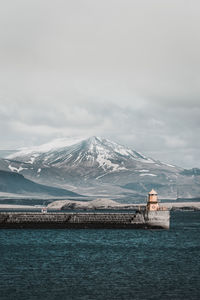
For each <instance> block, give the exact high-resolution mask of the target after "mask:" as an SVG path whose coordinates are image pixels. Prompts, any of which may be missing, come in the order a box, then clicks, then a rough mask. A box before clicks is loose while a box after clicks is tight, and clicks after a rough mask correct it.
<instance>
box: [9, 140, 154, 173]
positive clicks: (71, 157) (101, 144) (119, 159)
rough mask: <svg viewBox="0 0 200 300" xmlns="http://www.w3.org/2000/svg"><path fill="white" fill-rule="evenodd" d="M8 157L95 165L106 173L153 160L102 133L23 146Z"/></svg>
mask: <svg viewBox="0 0 200 300" xmlns="http://www.w3.org/2000/svg"><path fill="white" fill-rule="evenodd" d="M7 158H8V159H9V160H15V161H19V162H23V163H26V164H31V165H36V164H40V165H42V166H52V167H57V168H62V167H64V168H66V167H67V168H69V167H73V168H75V167H77V166H79V167H87V168H89V167H95V168H99V169H101V170H102V172H103V175H106V174H107V173H109V172H116V171H122V170H128V166H127V164H128V165H130V161H132V163H133V164H134V163H136V162H137V161H138V162H141V163H154V161H153V160H152V159H150V158H147V157H145V156H144V155H142V154H140V153H138V152H136V151H134V150H131V149H129V148H126V147H123V146H121V145H119V144H117V143H114V142H112V141H109V140H107V139H102V138H99V137H90V138H88V139H85V140H78V141H77V140H76V142H75V140H70V141H69V140H65V139H62V140H55V141H53V142H52V143H49V144H45V145H42V146H40V147H34V148H31V149H23V150H22V151H19V152H17V153H14V154H12V155H10V156H8V157H7ZM10 168H13V167H12V166H11V167H10ZM21 168H22V167H21ZM14 171H15V169H14ZM16 171H19V172H20V171H22V169H20V170H19V169H18V170H17V169H16Z"/></svg>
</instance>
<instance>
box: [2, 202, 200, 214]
mask: <svg viewBox="0 0 200 300" xmlns="http://www.w3.org/2000/svg"><path fill="white" fill-rule="evenodd" d="M66 201H67V200H66ZM69 201H70V200H68V202H67V204H68V205H67V206H66V207H65V206H64V203H63V202H64V201H62V203H60V202H61V201H55V202H52V203H51V204H50V205H49V206H47V208H48V210H49V211H51V210H58V211H60V210H74V211H77V210H88V211H89V210H93V209H95V210H102V209H105V210H108V209H113V210H118V209H120V210H125V211H126V210H129V209H139V208H142V207H144V206H145V205H144V204H143V203H142V204H121V203H119V205H117V206H115V205H113V206H112V205H110V204H109V205H108V206H107V205H106V204H105V205H100V206H99V205H97V206H95V205H94V206H91V205H90V203H89V202H90V201H89V202H88V203H84V207H83V206H82V205H81V203H76V201H70V202H71V203H70V205H69ZM56 202H59V203H56ZM77 202H78V201H77ZM113 202H114V201H113ZM76 204H77V205H76ZM87 204H88V205H87ZM160 206H161V207H166V208H168V209H169V210H200V202H168V203H162V204H160ZM41 208H42V206H41V207H40V206H37V205H36V206H34V205H17V204H15V205H12V204H0V210H1V211H2V210H4V209H5V210H11V211H12V210H28V211H32V210H36V209H37V210H40V209H41Z"/></svg>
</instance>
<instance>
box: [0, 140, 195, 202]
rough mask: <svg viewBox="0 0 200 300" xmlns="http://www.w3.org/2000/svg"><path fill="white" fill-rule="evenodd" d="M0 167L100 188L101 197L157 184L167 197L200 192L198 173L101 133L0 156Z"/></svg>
mask: <svg viewBox="0 0 200 300" xmlns="http://www.w3.org/2000/svg"><path fill="white" fill-rule="evenodd" d="M0 169H2V170H9V171H13V172H17V173H19V174H22V175H24V176H25V177H26V178H29V179H31V180H35V181H37V182H38V183H43V184H48V185H49V184H51V185H52V186H55V185H57V186H59V187H66V188H68V187H69V186H70V189H71V187H72V188H73V189H75V190H76V191H79V190H81V188H82V187H84V188H87V189H88V192H89V193H90V191H91V190H95V191H97V190H99V191H100V193H99V195H102V194H106V195H108V196H109V195H111V194H113V193H115V191H116V193H118V191H119V192H120V193H121V194H122V195H123V193H130V191H131V193H132V191H133V193H135V194H136V195H138V193H142V194H144V193H147V192H148V191H149V189H151V188H153V187H154V188H155V189H157V191H158V192H159V194H160V195H162V196H163V197H166V198H167V197H176V195H177V189H178V190H182V191H183V195H185V194H187V195H195V196H196V195H197V194H199V186H198V184H199V177H198V176H196V177H194V178H193V177H192V176H185V175H184V174H182V173H181V172H182V171H183V169H181V168H179V167H176V166H172V165H169V164H165V163H162V162H159V161H157V160H153V159H151V158H148V157H146V156H144V155H143V154H141V153H139V152H136V151H135V150H132V149H130V148H127V147H124V146H122V145H119V144H117V143H115V142H112V141H110V140H108V139H105V138H100V137H90V138H87V139H83V138H80V139H75V140H74V139H59V140H54V141H53V142H51V143H48V144H45V145H42V146H39V147H33V148H30V149H23V150H21V151H19V152H17V153H14V154H12V155H10V156H8V157H7V158H6V159H1V160H0ZM197 177H198V178H197ZM122 189H123V190H122ZM79 193H80V192H79ZM128 197H129V196H128Z"/></svg>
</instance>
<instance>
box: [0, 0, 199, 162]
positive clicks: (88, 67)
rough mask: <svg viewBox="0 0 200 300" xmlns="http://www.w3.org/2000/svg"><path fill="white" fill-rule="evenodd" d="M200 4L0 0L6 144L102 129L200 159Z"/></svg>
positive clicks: (151, 148) (0, 127)
mask: <svg viewBox="0 0 200 300" xmlns="http://www.w3.org/2000/svg"><path fill="white" fill-rule="evenodd" d="M199 28H200V2H199V1H196V0H192V1H186V0H167V1H164V0H163V1H160V0H101V1H98V0H73V1H70V0H42V1H41V0H28V1H27V0H7V1H0V149H16V148H20V147H24V146H27V147H28V146H33V145H40V144H42V143H46V142H48V141H50V140H52V139H55V138H62V137H68V136H69V137H76V136H88V137H89V136H93V135H97V136H101V137H105V138H109V139H111V140H113V141H115V142H118V143H121V144H123V145H126V146H128V147H130V148H133V149H135V150H137V151H140V152H142V153H144V154H146V155H148V156H150V157H152V158H154V159H158V160H161V161H164V162H167V163H172V164H175V165H178V166H181V167H184V168H193V167H200V155H199V154H200V151H199V149H200V55H199V53H200V32H199Z"/></svg>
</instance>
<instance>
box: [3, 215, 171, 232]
mask: <svg viewBox="0 0 200 300" xmlns="http://www.w3.org/2000/svg"><path fill="white" fill-rule="evenodd" d="M162 213H163V212H162ZM168 213H169V212H168ZM156 218H157V219H156V220H158V219H159V214H157V215H156ZM152 221H154V219H152ZM152 221H151V220H150V219H149V217H147V216H146V214H145V212H135V213H134V212H133V213H49V212H48V213H39V212H38V213H37V212H23V213H21V212H1V213H0V229H6V228H7V229H9V228H10V229H11V228H13V229H17V228H22V229H23V228H38V229H39V228H77V229H78V228H94V229H95V228H124V229H128V228H129V229H137V228H144V229H148V228H152V229H153V228H155V229H156V228H160V229H162V228H163V229H167V226H166V217H165V216H164V217H163V214H162V216H161V221H159V222H157V221H156V222H152Z"/></svg>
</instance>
